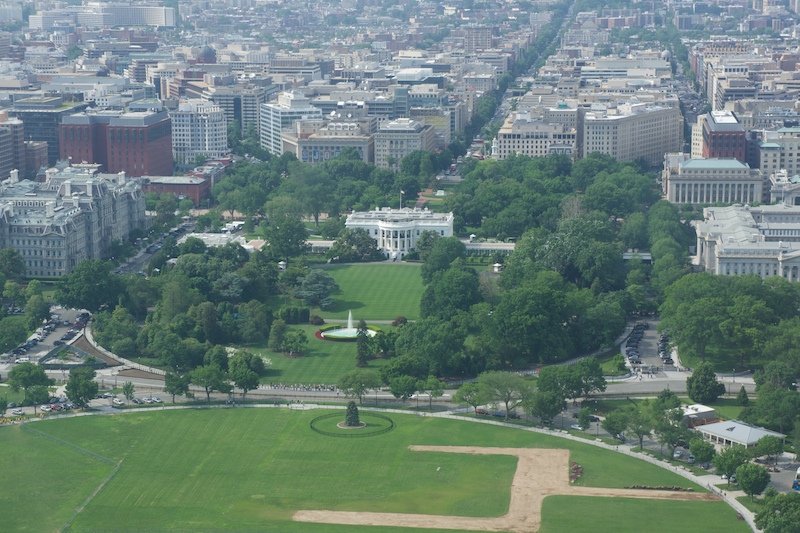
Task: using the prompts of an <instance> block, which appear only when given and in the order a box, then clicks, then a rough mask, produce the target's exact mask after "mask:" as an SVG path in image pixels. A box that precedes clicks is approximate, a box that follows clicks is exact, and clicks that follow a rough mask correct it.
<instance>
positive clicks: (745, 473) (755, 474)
mask: <svg viewBox="0 0 800 533" xmlns="http://www.w3.org/2000/svg"><path fill="white" fill-rule="evenodd" d="M736 481H737V482H738V483H739V487H740V488H741V489H742V490H743V491H744V493H745V494H747V495H748V496H750V501H753V496H755V495H757V494H761V493H762V492H764V489H766V488H767V485H769V482H770V476H769V472H767V469H766V468H764V467H763V466H759V465H756V464H753V463H744V464H743V465H739V468H737V469H736Z"/></svg>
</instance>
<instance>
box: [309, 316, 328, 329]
mask: <svg viewBox="0 0 800 533" xmlns="http://www.w3.org/2000/svg"><path fill="white" fill-rule="evenodd" d="M308 321H309V322H311V324H312V325H314V326H321V325H323V324H324V323H325V320H323V318H322V317H321V316H319V315H313V316H312V317H311V318H310V319H309V320H308Z"/></svg>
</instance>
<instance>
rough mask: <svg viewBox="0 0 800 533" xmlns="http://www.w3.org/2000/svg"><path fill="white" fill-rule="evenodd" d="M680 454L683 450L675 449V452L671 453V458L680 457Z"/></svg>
mask: <svg viewBox="0 0 800 533" xmlns="http://www.w3.org/2000/svg"><path fill="white" fill-rule="evenodd" d="M681 455H683V452H682V451H680V450H675V452H674V453H673V454H672V458H673V459H680V458H681Z"/></svg>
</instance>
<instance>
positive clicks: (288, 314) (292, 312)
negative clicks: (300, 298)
mask: <svg viewBox="0 0 800 533" xmlns="http://www.w3.org/2000/svg"><path fill="white" fill-rule="evenodd" d="M309 314H310V311H309V309H308V308H307V307H282V308H281V309H280V311H278V318H280V319H281V320H283V321H284V322H286V323H287V324H306V323H308V318H309Z"/></svg>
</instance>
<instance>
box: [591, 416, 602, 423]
mask: <svg viewBox="0 0 800 533" xmlns="http://www.w3.org/2000/svg"><path fill="white" fill-rule="evenodd" d="M589 422H600V419H599V418H598V417H596V416H594V415H590V416H589Z"/></svg>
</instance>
